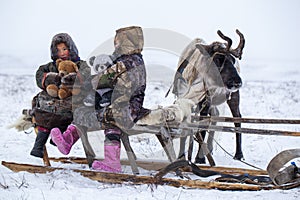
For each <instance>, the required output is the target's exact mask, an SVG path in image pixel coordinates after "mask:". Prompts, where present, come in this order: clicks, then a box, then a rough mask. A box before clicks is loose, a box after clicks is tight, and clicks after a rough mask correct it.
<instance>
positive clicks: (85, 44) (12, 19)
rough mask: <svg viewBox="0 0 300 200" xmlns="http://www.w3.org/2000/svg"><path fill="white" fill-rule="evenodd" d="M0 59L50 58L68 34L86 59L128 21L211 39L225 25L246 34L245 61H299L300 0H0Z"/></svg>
mask: <svg viewBox="0 0 300 200" xmlns="http://www.w3.org/2000/svg"><path fill="white" fill-rule="evenodd" d="M0 2H1V6H0V24H1V32H0V41H1V45H0V55H1V57H0V60H1V58H3V56H7V55H10V56H11V55H13V56H15V57H21V59H25V60H27V61H26V62H27V63H26V62H25V63H26V64H31V63H30V62H33V63H36V62H37V63H36V64H37V65H38V64H41V63H45V62H47V61H49V60H50V53H49V46H50V41H51V38H52V37H53V35H54V34H56V33H59V32H67V33H69V34H70V35H71V36H72V37H73V39H74V41H75V43H76V44H77V47H78V48H79V51H80V55H81V58H82V59H85V58H86V57H87V56H88V55H89V54H90V53H91V52H92V51H93V50H94V49H95V48H96V47H97V46H98V45H99V44H101V43H103V42H104V41H106V40H107V39H109V38H111V37H113V36H114V34H115V30H116V29H118V28H121V27H124V26H128V25H139V26H141V27H143V28H160V29H167V30H172V31H175V32H178V33H180V34H183V35H185V36H187V37H189V38H191V39H193V38H196V37H200V38H203V39H204V40H205V41H206V42H207V43H210V42H212V41H215V40H220V41H221V39H220V38H219V37H218V35H217V33H216V32H217V30H218V29H220V30H221V31H222V32H223V33H224V34H225V35H228V36H229V37H231V38H232V39H233V41H234V43H233V46H234V45H236V44H237V42H238V36H237V35H236V34H235V29H236V28H238V29H239V30H240V31H241V32H242V33H243V34H244V35H245V38H246V47H245V49H244V56H243V60H244V61H245V62H259V61H260V60H266V61H277V60H278V61H286V62H288V61H294V62H295V61H299V60H300V59H299V58H300V57H299V46H300V42H299V38H298V37H299V36H300V12H299V10H300V1H298V0H263V1H261V0H247V1H243V0H226V1H223V0H220V1H216V0H207V1H201V0H195V1H188V0H186V1H182V0H180V1H176V0H170V1H169V0H165V1H163V0H151V1H142V0H132V1H130V0H127V1H116V0H106V1H103V0H101V1H100V0H85V1H77V0H63V1H62V0H51V1H41V0H26V1H21V0H20V1H16V0H1V1H0ZM174 42H176V41H174Z"/></svg>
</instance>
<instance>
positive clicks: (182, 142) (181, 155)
mask: <svg viewBox="0 0 300 200" xmlns="http://www.w3.org/2000/svg"><path fill="white" fill-rule="evenodd" d="M186 139H187V136H185V137H180V138H179V140H180V142H179V144H180V146H179V153H178V159H185V142H186Z"/></svg>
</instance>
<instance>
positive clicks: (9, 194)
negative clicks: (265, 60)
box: [0, 58, 300, 200]
mask: <svg viewBox="0 0 300 200" xmlns="http://www.w3.org/2000/svg"><path fill="white" fill-rule="evenodd" d="M145 60H147V58H145ZM6 63H8V62H6V61H5V59H2V62H0V64H1V66H0V68H1V72H0V83H1V84H0V102H1V103H0V110H1V113H0V132H1V135H2V137H1V140H0V149H1V151H0V160H1V161H3V160H4V161H11V162H19V163H29V164H37V165H42V164H43V163H42V160H41V159H38V158H35V157H32V156H30V155H29V152H30V150H31V148H32V146H33V143H34V140H35V134H34V133H33V132H32V133H31V134H25V133H24V132H17V131H15V130H14V129H7V128H6V127H7V126H8V125H9V124H11V123H13V122H14V121H15V120H16V119H17V118H18V117H19V116H20V114H21V110H22V109H23V108H30V101H31V98H32V97H33V96H34V95H35V94H36V93H37V92H38V91H39V90H38V89H37V87H36V85H35V82H34V76H33V73H32V71H34V70H31V69H30V70H27V71H26V70H19V68H20V69H22V67H21V66H19V68H18V67H16V66H12V67H9V68H7V67H6V66H5V64H6ZM16 63H17V61H16ZM149 66H152V67H153V66H156V65H155V64H153V63H152V64H151V65H150V64H149V65H148V67H149ZM297 67H299V66H295V65H293V66H292V67H290V68H288V67H286V68H282V70H277V71H275V70H274V68H272V65H271V64H268V65H262V66H259V65H252V64H244V65H243V66H242V73H241V76H242V78H243V79H244V85H243V88H242V89H241V90H240V91H241V112H242V115H243V116H244V117H258V118H285V119H287V118H288V119H300V112H299V111H300V109H299V107H300V96H299V92H300V89H299V88H300V82H299V81H298V80H297V77H299V73H300V72H299V69H298V70H293V69H295V68H297ZM162 69H163V68H162ZM277 69H278V68H277ZM283 69H284V70H283ZM164 70H165V69H164ZM148 71H149V74H151V75H150V76H151V77H153V78H154V79H151V78H150V79H149V80H151V82H150V81H149V83H148V85H147V91H146V99H145V106H146V107H150V108H151V107H154V106H155V105H158V104H160V105H169V104H171V102H172V101H173V97H172V95H170V96H169V97H168V98H167V99H165V98H164V95H165V93H166V92H167V90H168V89H169V86H170V82H169V81H170V80H169V79H170V77H171V76H170V77H169V76H165V75H162V74H165V73H163V72H159V70H157V68H156V70H151V68H148ZM156 75H157V77H161V78H160V80H164V81H158V80H159V78H157V77H156ZM162 76H163V77H162ZM166 77H167V78H166ZM157 79H158V80H157ZM220 110H221V111H222V115H227V116H230V113H229V111H228V108H227V107H226V106H225V105H224V106H221V107H220ZM244 127H245V126H244ZM251 127H253V128H269V129H280V130H281V129H282V130H291V131H300V127H299V126H296V125H285V126H282V125H280V126H279V125H276V126H275V125H273V126H266V125H261V126H255V125H251ZM102 135H103V134H102V133H101V132H98V133H97V137H99V144H98V148H99V149H100V151H101V149H102V148H103V143H102V142H103V136H102ZM130 140H131V143H132V146H133V148H134V150H135V151H136V153H137V155H138V157H139V158H143V159H149V160H151V159H157V158H166V157H165V155H164V153H163V150H162V149H161V147H160V145H159V144H158V142H157V140H156V138H155V137H154V136H152V135H139V136H132V137H130ZM216 140H217V141H218V142H219V143H220V144H221V145H222V146H223V147H225V149H226V150H227V151H229V152H230V153H231V154H233V153H234V144H235V137H234V134H231V133H217V134H216ZM299 144H300V138H296V137H287V136H264V135H250V134H249V135H243V151H244V156H245V161H246V162H249V163H251V164H253V165H255V166H257V167H260V168H263V169H265V168H266V166H267V165H268V162H269V161H270V160H271V159H272V158H273V157H274V156H275V155H276V154H278V153H279V152H281V151H282V150H286V149H291V148H299ZM214 147H215V149H214V154H213V156H214V159H215V161H216V163H217V165H221V166H231V167H243V168H250V167H248V166H246V165H245V164H243V163H241V162H239V161H236V160H233V159H232V158H231V157H230V156H229V155H227V154H226V153H225V152H224V151H223V150H222V149H221V148H220V147H218V146H217V145H216V144H215V145H214ZM47 148H48V153H49V155H50V156H55V157H58V156H62V155H61V154H60V153H59V152H58V150H57V149H56V148H55V147H54V146H52V145H51V144H49V143H48V144H47ZM121 155H122V157H125V158H126V154H125V151H124V149H123V147H122V152H121ZM70 156H79V157H83V156H84V152H83V148H82V144H81V142H80V141H78V142H77V144H76V145H75V146H74V147H73V149H72V151H71V153H70ZM99 156H101V155H99ZM296 163H297V164H298V165H299V166H300V159H296ZM51 164H52V165H53V166H57V167H59V166H60V167H61V166H62V167H65V168H67V169H69V168H79V169H88V166H87V165H76V164H72V165H70V164H69V165H67V164H62V163H51ZM122 170H123V172H124V173H130V172H131V170H130V167H128V166H122ZM0 173H1V175H0V191H1V192H0V199H1V200H2V199H3V200H4V199H5V200H6V199H64V200H68V199H72V200H74V199H100V198H101V199H114V200H116V199H231V200H233V199H254V198H255V199H299V198H300V188H296V189H292V190H287V191H282V190H273V191H257V192H249V191H238V192H237V191H235V192H232V191H219V190H204V189H185V188H175V187H169V186H157V187H153V186H149V185H139V186H136V185H135V186H132V185H127V184H104V183H101V182H97V181H92V180H90V179H88V178H85V177H83V176H81V175H80V174H78V173H75V172H73V171H72V170H64V171H55V172H51V173H47V174H32V173H28V172H19V173H15V172H12V171H10V170H9V169H7V168H6V167H4V166H2V165H0ZM150 173H151V172H148V171H145V170H142V169H141V174H142V175H147V174H150ZM171 176H172V175H171ZM4 187H5V188H4Z"/></svg>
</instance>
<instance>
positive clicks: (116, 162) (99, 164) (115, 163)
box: [92, 141, 121, 173]
mask: <svg viewBox="0 0 300 200" xmlns="http://www.w3.org/2000/svg"><path fill="white" fill-rule="evenodd" d="M120 151H121V145H120V142H117V141H113V142H110V143H105V144H104V160H103V161H98V160H95V161H94V162H93V164H92V168H93V169H95V170H99V171H106V172H112V173H119V172H121V163H120Z"/></svg>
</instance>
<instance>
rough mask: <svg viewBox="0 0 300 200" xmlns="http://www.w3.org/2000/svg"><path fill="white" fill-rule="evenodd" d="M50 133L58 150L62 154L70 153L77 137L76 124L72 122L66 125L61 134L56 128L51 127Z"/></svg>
mask: <svg viewBox="0 0 300 200" xmlns="http://www.w3.org/2000/svg"><path fill="white" fill-rule="evenodd" d="M50 135H51V139H52V141H53V142H54V144H56V146H57V148H58V150H59V151H60V152H61V153H62V154H64V155H68V154H69V153H70V150H71V148H72V146H73V145H74V144H75V143H76V142H77V140H78V139H79V135H78V133H77V130H76V126H74V125H72V124H71V125H69V126H68V128H67V130H66V131H65V132H64V133H63V134H62V133H61V131H60V130H59V129H58V128H53V129H52V130H51V132H50Z"/></svg>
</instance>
